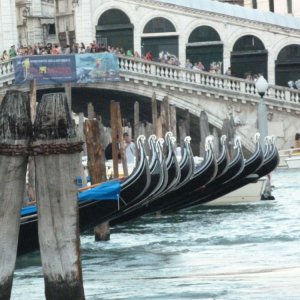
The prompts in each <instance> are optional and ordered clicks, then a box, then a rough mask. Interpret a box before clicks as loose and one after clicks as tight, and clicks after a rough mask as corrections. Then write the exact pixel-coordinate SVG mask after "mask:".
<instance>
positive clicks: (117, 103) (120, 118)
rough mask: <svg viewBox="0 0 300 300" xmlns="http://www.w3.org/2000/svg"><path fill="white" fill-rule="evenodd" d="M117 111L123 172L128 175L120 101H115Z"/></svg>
mask: <svg viewBox="0 0 300 300" xmlns="http://www.w3.org/2000/svg"><path fill="white" fill-rule="evenodd" d="M115 106H116V111H117V130H118V134H117V136H118V144H119V145H120V146H119V147H120V149H119V151H120V155H121V161H122V167H123V174H124V176H125V177H126V176H128V167H127V160H126V155H125V144H124V141H123V126H122V115H121V107H120V103H119V102H115Z"/></svg>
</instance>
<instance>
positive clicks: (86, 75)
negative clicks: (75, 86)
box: [13, 53, 120, 84]
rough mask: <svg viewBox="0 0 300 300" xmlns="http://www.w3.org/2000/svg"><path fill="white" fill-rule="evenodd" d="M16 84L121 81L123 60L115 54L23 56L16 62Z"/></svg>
mask: <svg viewBox="0 0 300 300" xmlns="http://www.w3.org/2000/svg"><path fill="white" fill-rule="evenodd" d="M13 64H14V70H15V80H16V81H15V83H16V84H28V83H29V82H30V81H31V80H33V79H35V80H36V82H37V83H38V84H59V83H67V82H77V83H94V82H107V81H119V80H120V76H119V60H118V57H117V56H116V55H114V54H112V53H87V54H76V55H39V56H34V55H33V56H21V57H17V58H16V59H14V61H13Z"/></svg>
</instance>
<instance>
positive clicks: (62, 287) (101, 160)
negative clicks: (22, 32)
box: [0, 82, 208, 300]
mask: <svg viewBox="0 0 300 300" xmlns="http://www.w3.org/2000/svg"><path fill="white" fill-rule="evenodd" d="M70 99H71V88H70V86H69V87H66V93H55V94H46V95H44V96H43V98H42V100H41V101H40V102H39V105H38V106H37V109H36V85H35V83H34V82H33V84H32V87H31V91H30V93H29V94H28V93H25V92H21V91H17V90H10V91H8V92H7V93H6V95H5V97H4V99H3V100H2V102H1V104H0V180H1V189H0V268H1V269H0V300H8V299H10V296H11V289H12V282H13V274H14V269H15V263H16V257H17V244H18V234H19V227H20V209H21V207H22V205H23V197H24V189H25V184H26V172H27V167H28V164H30V168H31V169H32V170H34V173H35V174H34V176H35V186H34V191H35V198H36V199H37V207H38V231H39V244H40V252H41V259H42V266H43V273H44V281H45V296H46V299H47V300H50V299H51V300H52V299H53V300H60V299H61V300H65V299H72V300H76V299H84V298H85V296H84V289H83V280H82V269H81V261H80V235H79V220H78V202H77V192H78V187H77V185H76V180H75V178H76V176H77V175H78V174H82V164H81V151H82V148H83V146H84V145H83V142H82V140H85V146H86V151H87V155H88V170H89V175H90V178H91V183H92V184H96V183H99V182H102V181H105V180H106V169H105V157H104V146H105V145H104V143H103V140H101V138H102V137H103V128H104V127H103V125H102V122H101V118H99V117H97V118H96V116H95V113H94V111H93V107H92V105H91V104H89V108H88V117H89V118H88V120H86V121H85V122H84V125H83V124H82V130H81V131H80V128H79V130H78V128H76V127H75V124H74V121H73V120H72V117H71V109H70V107H71V105H70V103H71V102H70ZM157 108H158V103H157V99H156V96H155V94H153V97H152V124H148V125H146V126H145V124H143V123H142V122H140V120H139V103H138V102H136V103H135V109H134V126H133V128H134V136H135V137H137V136H138V135H139V134H145V135H146V136H147V135H150V134H152V133H155V134H156V135H157V136H159V137H160V136H164V135H165V133H166V132H167V131H172V132H173V133H174V135H175V136H176V135H177V133H176V130H177V128H178V129H179V134H178V136H179V137H180V142H181V143H182V142H183V140H184V138H185V137H186V136H187V135H189V133H190V128H189V126H190V121H189V118H190V117H189V112H188V111H186V112H185V116H184V118H183V119H181V120H180V122H179V124H178V126H177V128H176V125H177V121H176V109H175V106H173V105H169V100H168V97H164V99H163V101H162V102H161V103H160V107H159V108H160V109H159V112H160V113H159V114H158V109H157ZM110 113H111V140H112V146H113V147H112V152H113V161H114V172H113V174H114V176H115V177H118V176H119V174H118V152H119V149H118V147H117V145H118V144H119V145H121V144H122V141H121V139H122V136H123V129H122V121H121V120H122V117H121V111H120V104H119V103H118V102H115V101H111V103H110ZM205 118H206V119H205ZM202 119H203V122H206V123H205V124H204V123H203V125H202V130H203V132H201V134H203V136H206V135H208V132H207V131H208V123H207V117H206V115H205V113H203V116H202ZM200 122H201V117H200ZM79 127H80V126H79ZM200 128H201V126H200ZM120 154H121V159H122V163H123V167H124V174H125V175H126V174H127V167H126V158H125V154H124V148H122V147H121V150H120ZM95 237H96V239H97V240H106V239H108V238H109V224H108V223H106V224H100V225H99V227H97V228H96V229H95Z"/></svg>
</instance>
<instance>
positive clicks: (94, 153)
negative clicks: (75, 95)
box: [84, 106, 110, 241]
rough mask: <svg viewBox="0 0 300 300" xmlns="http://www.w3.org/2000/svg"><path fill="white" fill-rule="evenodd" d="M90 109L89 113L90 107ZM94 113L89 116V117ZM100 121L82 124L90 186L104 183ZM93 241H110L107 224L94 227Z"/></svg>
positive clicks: (104, 172)
mask: <svg viewBox="0 0 300 300" xmlns="http://www.w3.org/2000/svg"><path fill="white" fill-rule="evenodd" d="M89 107H90V111H91V110H92V109H91V106H89ZM92 115H93V116H95V113H93V114H89V117H92ZM100 122H101V121H99V120H96V119H93V120H90V119H89V120H86V121H85V122H84V134H85V140H86V147H87V156H88V170H89V175H90V177H91V184H92V185H93V184H97V183H99V182H103V181H106V168H105V156H104V146H103V142H102V137H101V133H100V126H101V125H102V124H100ZM94 236H95V241H108V240H109V239H110V227H109V223H108V222H103V223H101V224H99V225H98V226H96V227H94Z"/></svg>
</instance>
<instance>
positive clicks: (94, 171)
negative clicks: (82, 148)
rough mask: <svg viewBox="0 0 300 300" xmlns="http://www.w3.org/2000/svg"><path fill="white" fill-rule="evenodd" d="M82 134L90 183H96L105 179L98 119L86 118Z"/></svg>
mask: <svg viewBox="0 0 300 300" xmlns="http://www.w3.org/2000/svg"><path fill="white" fill-rule="evenodd" d="M84 134H85V141H86V148H87V156H88V163H87V166H88V170H89V175H90V177H91V183H92V184H96V183H99V182H103V181H106V169H105V156H104V147H103V144H102V142H101V135H100V126H99V121H98V120H86V121H85V122H84Z"/></svg>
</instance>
